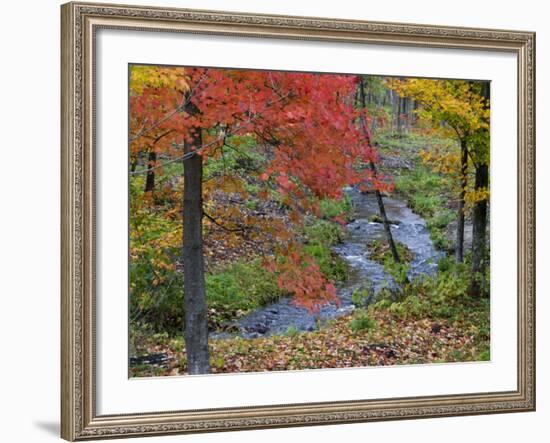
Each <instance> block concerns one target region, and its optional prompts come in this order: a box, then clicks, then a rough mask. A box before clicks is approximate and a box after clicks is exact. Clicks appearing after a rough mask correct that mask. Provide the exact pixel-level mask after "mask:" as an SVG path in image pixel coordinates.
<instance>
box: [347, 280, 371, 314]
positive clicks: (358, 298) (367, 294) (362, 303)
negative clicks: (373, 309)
mask: <svg viewBox="0 0 550 443" xmlns="http://www.w3.org/2000/svg"><path fill="white" fill-rule="evenodd" d="M373 297H374V285H373V284H372V282H371V281H367V282H366V283H365V284H363V285H362V286H361V287H360V288H357V289H355V290H354V291H353V294H352V295H351V301H352V302H353V304H354V305H355V306H357V307H359V308H365V307H367V305H368V304H369V303H370V302H371V300H372V299H373Z"/></svg>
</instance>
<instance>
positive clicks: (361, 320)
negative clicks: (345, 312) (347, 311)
mask: <svg viewBox="0 0 550 443" xmlns="http://www.w3.org/2000/svg"><path fill="white" fill-rule="evenodd" d="M349 326H350V329H351V330H352V331H353V332H359V331H370V330H372V329H374V328H375V327H376V321H375V320H374V319H373V318H372V317H371V315H370V314H369V312H368V311H365V310H364V309H358V310H357V311H356V312H355V314H354V315H353V318H352V320H351V322H350V324H349Z"/></svg>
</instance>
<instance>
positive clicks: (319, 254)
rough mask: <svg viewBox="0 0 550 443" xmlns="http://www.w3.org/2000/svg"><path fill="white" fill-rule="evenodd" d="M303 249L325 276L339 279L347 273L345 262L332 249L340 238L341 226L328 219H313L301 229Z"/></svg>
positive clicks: (343, 277)
mask: <svg viewBox="0 0 550 443" xmlns="http://www.w3.org/2000/svg"><path fill="white" fill-rule="evenodd" d="M303 233H304V237H305V238H304V243H305V244H304V246H303V251H304V253H306V254H307V255H309V256H310V257H313V258H314V259H315V261H316V262H317V264H318V265H319V268H320V269H321V272H322V273H323V275H325V277H327V278H329V279H331V280H336V281H341V280H345V279H346V277H347V275H348V268H347V265H346V262H345V261H344V260H343V259H342V258H341V257H339V256H338V255H336V254H335V253H334V252H333V251H332V248H331V247H332V246H333V245H335V244H337V243H339V242H340V241H341V239H342V235H343V234H342V228H341V226H339V225H338V224H336V223H333V222H330V221H328V220H319V219H317V220H315V221H313V222H312V223H310V224H308V225H306V226H305V227H304V229H303Z"/></svg>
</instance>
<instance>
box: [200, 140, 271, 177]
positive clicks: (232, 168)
mask: <svg viewBox="0 0 550 443" xmlns="http://www.w3.org/2000/svg"><path fill="white" fill-rule="evenodd" d="M226 143H227V144H226V145H225V146H223V147H222V148H221V149H220V151H219V153H217V154H218V155H216V156H213V157H211V158H209V159H208V162H206V163H205V165H204V174H205V176H206V177H213V176H216V177H219V176H221V175H223V174H227V173H230V174H237V175H240V176H244V175H246V174H250V173H257V172H259V171H260V170H261V169H262V166H263V165H264V164H265V162H266V159H265V157H264V156H263V155H262V153H261V152H260V151H259V150H258V149H256V140H255V139H254V137H250V136H236V135H234V136H231V137H228V139H227V141H226Z"/></svg>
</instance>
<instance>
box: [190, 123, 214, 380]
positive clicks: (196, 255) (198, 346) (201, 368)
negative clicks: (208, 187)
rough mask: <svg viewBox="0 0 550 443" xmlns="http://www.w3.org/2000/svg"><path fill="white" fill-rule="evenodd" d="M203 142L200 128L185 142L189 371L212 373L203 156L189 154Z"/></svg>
mask: <svg viewBox="0 0 550 443" xmlns="http://www.w3.org/2000/svg"><path fill="white" fill-rule="evenodd" d="M201 146H202V135H201V130H200V128H196V129H195V132H193V133H192V135H191V140H188V141H186V142H185V143H184V161H183V178H184V187H183V269H184V275H183V278H184V306H185V348H186V352H187V372H188V373H189V374H208V373H209V372H210V363H209V355H208V309H207V305H206V290H205V282H204V257H203V241H202V217H203V211H202V157H201V156H200V155H190V156H187V157H185V154H190V153H193V152H195V151H196V150H197V149H199V148H200V147H201Z"/></svg>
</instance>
